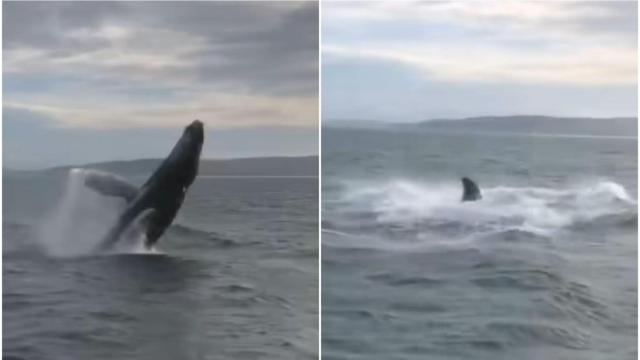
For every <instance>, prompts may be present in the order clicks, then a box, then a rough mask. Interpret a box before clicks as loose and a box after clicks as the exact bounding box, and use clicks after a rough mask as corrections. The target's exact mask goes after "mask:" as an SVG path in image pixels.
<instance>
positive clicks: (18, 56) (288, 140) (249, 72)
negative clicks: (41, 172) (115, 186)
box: [2, 1, 319, 168]
mask: <svg viewBox="0 0 640 360" xmlns="http://www.w3.org/2000/svg"><path fill="white" fill-rule="evenodd" d="M318 46H319V45H318V4H317V3H316V2H264V1H262V2H241V3H238V2H215V3H214V2H188V3H184V2H182V3H180V2H106V1H105V2H4V3H3V43H2V50H3V55H2V60H3V68H2V73H3V93H4V96H3V111H2V113H3V163H4V164H3V166H4V167H10V168H41V167H48V166H55V165H65V164H84V163H91V162H98V161H109V160H127V159H136V158H160V157H164V156H166V155H167V154H168V153H169V151H170V150H171V148H172V146H173V144H174V143H175V142H176V141H177V139H178V138H179V136H180V135H181V133H182V129H183V127H184V126H186V125H188V124H189V123H190V122H191V121H192V120H194V119H200V120H202V121H203V122H204V123H205V129H206V135H205V144H204V147H203V154H202V157H203V158H235V157H254V156H273V155H278V156H298V155H310V154H317V153H318V110H319V103H318V72H319V71H318V53H319V50H318Z"/></svg>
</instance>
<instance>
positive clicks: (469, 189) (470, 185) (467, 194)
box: [461, 177, 482, 201]
mask: <svg viewBox="0 0 640 360" xmlns="http://www.w3.org/2000/svg"><path fill="white" fill-rule="evenodd" d="M461 180H462V189H463V193H462V201H476V200H480V199H482V194H480V188H479V187H478V185H476V183H474V182H473V181H472V180H471V179H469V178H467V177H463V178H462V179H461Z"/></svg>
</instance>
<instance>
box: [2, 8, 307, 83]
mask: <svg viewBox="0 0 640 360" xmlns="http://www.w3.org/2000/svg"><path fill="white" fill-rule="evenodd" d="M3 20H4V28H3V30H4V45H3V48H4V49H3V50H4V51H5V52H6V54H7V55H8V56H9V57H10V56H11V53H12V50H20V49H39V50H42V51H43V57H44V56H46V57H47V58H48V59H47V60H48V61H54V60H56V59H65V58H68V57H70V56H76V57H77V56H78V55H80V54H86V55H88V54H91V53H92V52H96V51H97V50H100V49H105V48H108V47H109V46H112V44H110V41H111V40H113V39H110V38H109V37H108V34H103V35H106V36H104V37H100V36H95V35H96V33H95V32H99V31H100V30H104V29H105V28H107V27H109V26H110V27H112V28H113V29H122V30H123V31H132V32H134V33H133V34H130V35H129V38H127V42H128V44H126V45H127V47H125V49H128V50H134V49H135V48H136V47H138V46H142V47H144V46H156V49H154V50H157V51H158V52H159V51H160V50H162V51H164V52H166V53H167V54H171V53H173V52H174V51H176V48H179V47H180V45H181V44H180V43H181V42H183V41H185V40H189V39H197V40H198V41H200V42H201V46H200V48H198V49H193V51H192V52H191V53H186V54H179V55H181V56H190V58H189V59H185V60H186V61H187V62H188V65H187V64H185V66H183V67H177V68H171V66H170V65H167V66H166V67H165V68H162V69H160V70H162V72H164V73H165V74H166V73H170V74H171V75H172V76H175V77H185V76H187V75H188V76H190V80H193V81H197V82H199V83H201V84H204V85H206V84H207V83H209V82H212V81H215V82H218V83H219V84H222V83H224V84H227V86H230V87H236V88H240V89H242V90H243V91H247V92H259V93H272V94H292V93H295V94H298V95H300V94H315V93H316V92H317V74H318V68H317V64H318V40H317V39H318V32H317V29H318V4H317V3H316V2H303V3H301V2H294V3H292V2H282V3H278V2H276V3H271V2H269V3H267V2H242V3H235V2H234V3H231V2H189V3H183V2H97V3H96V2H29V3H23V2H7V3H5V7H4V18H3ZM92 32H94V33H93V35H94V36H91V35H92ZM154 32H156V33H157V35H158V36H159V37H160V38H156V39H154V36H153V34H154ZM82 34H85V35H87V36H85V37H84V38H83V37H82V36H80V35H82ZM172 34H173V35H174V36H173V38H171V36H168V35H172ZM74 35H75V36H74ZM113 35H114V36H117V35H116V34H113ZM162 36H164V38H162ZM7 55H5V58H7ZM9 60H11V59H10V58H9ZM43 61H45V60H43ZM75 65H76V66H77V65H78V64H75ZM125 65H126V64H124V65H123V66H119V67H116V68H112V69H106V70H107V71H108V70H113V71H114V72H117V73H118V75H120V76H122V75H125V76H126V75H127V74H128V73H136V72H137V71H141V70H142V71H145V70H146V69H140V68H138V67H137V66H133V65H129V66H125ZM27 70H28V69H27ZM153 75H154V76H158V77H159V76H160V75H159V74H153Z"/></svg>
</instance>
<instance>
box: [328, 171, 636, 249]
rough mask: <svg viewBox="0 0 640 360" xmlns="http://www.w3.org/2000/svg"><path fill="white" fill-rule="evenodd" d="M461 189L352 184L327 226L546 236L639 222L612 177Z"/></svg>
mask: <svg viewBox="0 0 640 360" xmlns="http://www.w3.org/2000/svg"><path fill="white" fill-rule="evenodd" d="M461 192H462V190H461V186H460V185H459V184H458V183H424V182H415V181H409V180H392V181H387V182H378V183H366V182H346V183H344V184H343V187H342V189H341V191H340V195H339V197H338V199H336V200H334V201H333V202H331V204H329V206H331V208H332V213H333V214H332V219H331V220H327V221H326V222H325V224H330V225H331V227H332V228H334V229H348V228H350V227H353V226H355V227H359V228H364V229H366V228H367V227H373V228H376V229H377V231H379V230H380V229H381V228H385V229H394V231H399V230H407V229H415V228H416V227H420V228H421V229H423V230H424V229H429V230H435V231H445V230H446V231H449V232H451V231H454V230H457V231H458V232H459V233H466V234H468V233H469V231H470V230H472V231H475V232H485V233H491V232H495V231H498V232H504V231H514V230H517V231H521V232H526V233H530V234H534V235H536V236H542V237H545V236H549V235H550V234H552V233H553V232H554V231H557V230H561V229H566V228H570V227H583V226H586V225H588V224H598V225H608V226H618V225H619V226H623V227H630V226H637V202H636V200H634V199H633V198H632V197H631V196H630V195H629V193H628V192H627V191H626V189H625V188H624V187H623V186H622V185H620V184H618V183H615V182H612V181H598V182H594V183H590V184H589V183H588V184H581V185H578V186H575V187H570V188H564V189H553V188H544V187H508V186H496V187H488V188H484V189H483V190H482V193H483V199H482V200H481V201H477V202H461V201H460V197H461ZM336 215H337V216H336ZM323 225H324V224H323Z"/></svg>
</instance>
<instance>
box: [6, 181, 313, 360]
mask: <svg viewBox="0 0 640 360" xmlns="http://www.w3.org/2000/svg"><path fill="white" fill-rule="evenodd" d="M134 180H135V181H138V182H143V181H144V180H145V177H139V178H136V179H134ZM3 181H4V182H3V191H4V201H3V208H4V217H3V223H2V226H3V229H2V231H3V260H4V261H3V280H4V282H3V292H4V296H3V347H4V354H3V356H4V358H5V359H30V360H32V359H33V360H37V359H263V358H274V359H275V358H277V359H305V358H308V359H312V358H317V348H318V330H317V328H318V224H317V222H318V221H317V219H318V200H317V199H318V191H317V190H318V180H317V178H304V177H300V178H295V177H282V178H273V177H272V178H269V177H263V178H251V177H238V178H233V177H231V178H219V177H207V176H200V177H198V178H197V179H196V181H195V183H194V184H193V185H192V187H191V188H190V190H189V192H188V194H187V198H186V200H185V202H184V204H183V207H182V209H181V211H180V212H179V214H178V216H177V218H176V220H175V221H174V224H173V225H172V226H171V227H170V228H169V229H168V231H167V233H165V235H164V237H163V238H161V239H160V241H159V243H158V245H157V249H155V251H154V252H151V253H150V252H140V251H139V250H138V251H134V250H133V249H132V250H131V251H129V252H128V253H120V254H111V255H92V254H91V253H90V252H88V249H89V248H90V246H89V245H90V244H91V243H92V242H95V241H96V239H99V237H100V236H102V235H104V233H105V229H106V227H105V226H108V224H110V221H112V219H113V217H114V216H115V215H114V212H113V211H114V209H117V208H118V207H119V206H121V204H119V203H118V201H119V200H116V199H106V198H104V197H100V196H98V195H95V194H92V193H90V192H88V190H86V189H84V190H83V189H80V188H78V185H77V179H74V177H73V176H71V177H68V176H67V175H62V176H59V175H43V174H42V173H35V174H17V175H16V174H13V175H12V174H7V173H5V176H4V180H3ZM105 224H107V225H105ZM87 244H89V245H87Z"/></svg>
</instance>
